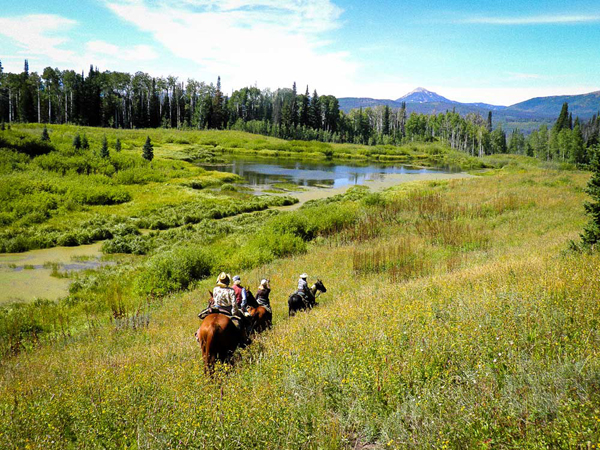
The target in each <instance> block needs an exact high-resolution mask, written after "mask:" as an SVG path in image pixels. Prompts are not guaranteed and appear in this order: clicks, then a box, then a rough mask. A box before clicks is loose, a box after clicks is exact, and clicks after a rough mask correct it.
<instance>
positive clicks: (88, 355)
mask: <svg viewBox="0 0 600 450" xmlns="http://www.w3.org/2000/svg"><path fill="white" fill-rule="evenodd" d="M504 172H506V173H497V174H496V175H495V176H493V177H484V178H477V179H470V180H454V181H449V182H435V183H429V184H427V183H425V184H422V183H414V184H410V185H404V186H401V187H398V188H396V189H393V190H390V191H389V192H387V193H386V194H385V195H384V199H385V201H386V203H385V205H384V206H370V205H375V204H378V202H379V200H377V199H370V200H361V202H362V203H360V205H361V206H360V208H361V210H363V211H364V213H365V214H364V216H363V217H362V218H361V219H360V220H359V221H358V222H357V223H356V224H355V225H352V226H353V227H356V228H355V229H353V230H354V231H352V232H350V231H349V230H348V229H344V230H341V232H342V234H343V238H340V235H339V234H334V235H329V236H323V237H319V238H318V239H316V241H315V243H314V244H311V246H310V248H309V251H308V252H307V253H306V254H302V255H298V256H295V257H291V258H285V259H279V260H276V261H274V262H272V263H270V264H268V265H265V266H260V267H258V268H256V269H253V270H248V271H246V272H243V273H242V278H243V281H244V282H245V283H246V284H247V285H249V286H250V287H251V288H252V289H254V290H255V289H256V286H257V284H258V282H259V280H260V279H261V278H262V277H269V278H270V279H271V285H272V287H273V295H272V304H273V310H274V323H275V326H274V328H273V329H272V330H271V331H268V332H266V333H265V334H263V335H262V336H260V337H258V338H257V339H256V341H255V342H254V344H253V345H251V346H250V347H249V348H248V349H246V350H244V351H243V352H240V355H239V357H238V359H237V361H236V363H235V366H234V367H224V368H222V370H221V371H220V372H219V373H218V374H217V376H216V378H214V379H211V378H207V377H206V376H205V375H204V373H203V370H202V360H201V358H200V349H199V348H198V346H197V343H196V342H195V340H194V337H193V332H194V330H195V329H196V328H197V326H198V319H197V318H196V314H197V312H199V311H200V310H201V309H202V308H203V307H204V306H205V302H206V300H207V293H206V291H207V289H208V288H210V287H211V286H212V281H213V280H207V281H204V282H201V283H200V284H199V285H198V286H197V288H196V289H195V290H193V291H190V292H187V293H183V294H176V295H172V296H169V297H166V298H164V299H163V300H162V302H161V304H162V306H160V307H158V308H155V309H152V310H149V311H150V314H151V319H150V323H149V325H148V327H147V328H146V327H142V328H141V329H138V330H136V331H133V330H132V329H131V328H130V327H129V328H124V329H122V328H116V327H111V326H96V327H94V326H89V327H85V328H83V329H82V330H80V332H79V333H77V334H75V335H73V337H69V336H68V335H65V336H60V334H58V336H57V337H56V342H53V343H47V344H44V345H41V346H40V347H38V348H36V349H34V350H32V351H30V352H25V353H23V354H21V355H19V356H16V357H13V358H11V359H8V360H5V361H4V362H3V363H2V366H1V367H0V370H1V372H0V373H1V374H2V375H1V380H2V383H1V384H0V399H1V400H0V411H1V412H0V446H2V447H7V448H11V447H26V446H27V445H30V446H31V447H35V448H48V447H69V446H75V447H84V448H85V447H87V448H92V447H105V448H123V447H125V446H127V447H134V448H175V447H179V448H249V447H250V448H332V449H333V448H361V446H365V445H367V444H373V445H374V446H375V448H386V447H388V448H406V447H409V448H579V447H583V448H592V446H594V445H597V444H598V442H599V439H600V425H599V424H600V414H599V412H598V405H599V404H600V395H599V394H600V388H599V384H598V373H600V372H599V371H600V362H599V361H600V360H599V359H598V353H599V349H600V347H599V346H600V334H599V333H598V331H597V324H598V322H597V320H598V319H597V318H598V315H599V314H600V304H599V303H598V298H600V284H599V283H598V280H599V279H600V257H599V256H598V255H585V254H579V255H572V254H570V253H568V252H567V251H566V249H567V247H568V245H567V243H568V241H569V239H574V238H576V237H577V235H578V233H579V232H580V230H581V227H582V226H583V224H584V223H585V218H584V216H583V211H582V207H581V204H582V202H583V200H584V198H585V194H583V192H582V187H583V186H584V185H585V182H586V180H587V174H580V173H570V174H566V173H565V172H556V171H541V170H535V169H530V170H528V171H527V172H525V173H519V171H515V172H513V171H504ZM335 207H336V206H335V204H331V205H330V208H335ZM433 218H435V220H437V221H439V222H441V223H442V225H441V228H426V229H425V230H423V228H422V225H420V224H421V223H422V222H423V221H428V220H433ZM453 223H455V224H460V225H456V227H457V228H452V230H454V231H455V235H454V236H452V239H447V237H443V238H439V239H437V238H436V236H446V235H445V234H444V233H445V231H444V230H445V229H444V227H446V226H449V227H453V226H454V225H447V224H453ZM367 226H368V227H371V229H375V230H377V232H376V233H367V232H366V231H365V230H366V229H367ZM461 230H462V231H461ZM465 230H478V231H477V233H481V234H475V237H476V238H477V239H478V241H477V242H479V244H478V245H465V244H468V243H472V242H474V241H473V235H472V232H471V231H469V232H467V231H465ZM344 233H345V234H344ZM482 236H483V237H484V238H485V239H484V240H483V241H481V240H480V238H481V237H482ZM373 249H376V250H375V251H380V252H381V254H382V255H384V256H383V257H382V258H383V261H407V260H408V259H407V257H408V256H410V257H411V258H412V257H413V255H414V258H416V261H420V262H419V264H422V266H423V267H426V268H427V270H420V267H421V266H415V269H416V270H407V271H405V272H402V273H401V275H402V276H398V277H396V278H394V273H393V267H394V265H393V264H392V265H391V266H389V267H388V266H387V265H386V264H380V262H379V259H377V258H375V259H374V260H373V263H374V264H375V266H376V270H359V271H357V270H356V267H355V266H354V264H355V262H354V260H353V256H354V257H356V255H357V254H358V255H368V254H369V253H368V252H372V251H373ZM377 249H379V250H377ZM385 249H391V250H385ZM394 249H395V250H394ZM397 267H403V266H402V264H400V265H397ZM304 271H307V272H308V273H309V274H310V281H314V279H315V278H316V277H319V278H321V279H322V280H323V281H324V282H325V285H326V287H327V288H328V292H327V294H324V295H323V296H322V297H321V298H320V299H319V301H320V306H319V307H318V308H316V309H315V310H313V311H311V312H309V313H303V314H299V315H297V316H296V317H294V318H292V319H288V318H287V296H288V294H289V293H290V292H291V291H292V290H293V289H294V287H295V283H296V281H297V278H298V275H299V274H300V273H301V272H304ZM115 295H117V296H118V294H115ZM143 308H144V307H142V312H143V313H144V314H145V313H146V311H145V310H144V309H143ZM57 317H60V315H57ZM57 329H59V330H60V324H57ZM588 442H589V444H588Z"/></svg>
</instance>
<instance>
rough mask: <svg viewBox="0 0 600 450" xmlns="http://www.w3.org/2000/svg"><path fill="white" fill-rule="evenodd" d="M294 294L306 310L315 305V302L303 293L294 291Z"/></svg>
mask: <svg viewBox="0 0 600 450" xmlns="http://www.w3.org/2000/svg"><path fill="white" fill-rule="evenodd" d="M295 293H296V294H297V295H298V296H299V297H300V298H301V299H302V301H303V302H304V304H305V305H306V307H307V308H309V307H310V306H312V305H314V304H315V300H313V299H311V298H310V297H309V296H308V295H306V293H305V292H303V291H296V292H295Z"/></svg>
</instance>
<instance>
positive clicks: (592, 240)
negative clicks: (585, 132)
mask: <svg viewBox="0 0 600 450" xmlns="http://www.w3.org/2000/svg"><path fill="white" fill-rule="evenodd" d="M591 168H592V171H593V173H592V178H590V181H588V185H587V189H586V192H587V193H588V195H589V196H590V197H592V200H591V201H589V202H586V203H585V204H584V208H585V212H586V214H587V215H588V216H590V221H589V223H588V224H587V226H586V227H585V228H584V230H583V233H582V234H581V244H582V246H583V247H584V248H588V249H594V248H597V245H598V243H599V242H600V148H598V147H596V149H595V152H594V154H593V156H592V162H591Z"/></svg>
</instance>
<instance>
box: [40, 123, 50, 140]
mask: <svg viewBox="0 0 600 450" xmlns="http://www.w3.org/2000/svg"><path fill="white" fill-rule="evenodd" d="M41 139H42V141H44V142H50V135H49V134H48V128H46V126H44V130H43V131H42V138H41Z"/></svg>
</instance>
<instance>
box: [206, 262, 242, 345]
mask: <svg viewBox="0 0 600 450" xmlns="http://www.w3.org/2000/svg"><path fill="white" fill-rule="evenodd" d="M230 280H231V278H230V276H229V275H228V274H226V273H225V272H221V274H220V275H219V277H218V278H217V285H216V286H215V288H214V289H213V308H218V309H219V310H220V311H222V312H224V313H225V314H230V315H231V317H232V319H233V323H234V325H237V323H236V322H238V323H239V326H238V328H239V330H240V331H241V333H242V342H244V343H246V344H248V343H249V341H250V339H249V338H248V330H247V327H248V326H249V325H250V321H249V320H247V319H246V314H244V313H243V312H242V310H241V309H240V307H239V305H238V303H237V301H236V297H235V290H234V289H233V288H231V287H229V283H230Z"/></svg>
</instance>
